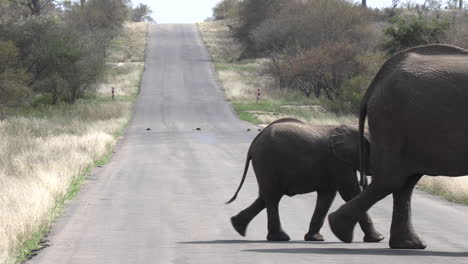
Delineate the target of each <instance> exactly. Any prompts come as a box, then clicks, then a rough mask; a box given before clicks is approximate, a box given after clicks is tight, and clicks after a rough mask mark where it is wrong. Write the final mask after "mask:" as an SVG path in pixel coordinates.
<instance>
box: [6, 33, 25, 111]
mask: <svg viewBox="0 0 468 264" xmlns="http://www.w3.org/2000/svg"><path fill="white" fill-rule="evenodd" d="M0 61H1V62H2V63H1V64H0V111H3V110H4V109H5V107H12V106H16V105H18V104H20V103H23V102H24V99H25V98H26V97H27V96H28V95H29V94H30V89H29V88H28V86H27V83H28V81H29V75H28V74H27V73H26V71H25V70H24V69H23V68H22V66H21V62H20V60H19V50H18V48H17V47H16V46H15V44H14V43H13V42H12V41H0Z"/></svg>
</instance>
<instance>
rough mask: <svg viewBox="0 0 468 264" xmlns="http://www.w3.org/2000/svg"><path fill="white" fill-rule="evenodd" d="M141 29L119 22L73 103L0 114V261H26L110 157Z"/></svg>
mask: <svg viewBox="0 0 468 264" xmlns="http://www.w3.org/2000/svg"><path fill="white" fill-rule="evenodd" d="M146 32H147V25H146V24H144V23H130V24H127V25H125V28H124V32H123V34H122V35H121V36H120V37H118V38H116V39H115V40H114V41H113V42H112V45H111V47H110V48H109V56H108V63H107V66H106V71H105V74H104V76H103V79H102V81H101V82H100V83H98V84H96V85H95V87H93V88H94V90H95V93H92V94H89V95H88V96H87V97H86V98H85V99H82V100H79V101H78V102H77V103H75V104H73V105H67V104H59V105H55V106H50V105H37V106H34V107H32V106H31V107H25V108H23V109H20V110H18V111H17V112H16V113H15V114H12V115H11V116H9V117H8V118H6V119H4V120H1V121H0V135H1V136H2V141H1V142H0V263H1V264H10V263H18V262H22V261H25V260H27V259H28V258H29V257H30V256H32V255H33V254H34V253H35V251H36V250H38V249H40V247H41V246H42V244H41V241H42V239H43V237H44V236H45V235H47V233H48V231H49V229H50V226H51V224H52V223H53V221H54V220H55V219H56V217H57V216H58V215H60V213H61V211H62V209H63V207H64V205H65V204H66V203H67V201H69V200H70V199H72V198H73V197H74V196H75V195H76V194H77V193H78V191H79V189H80V186H81V185H82V183H83V182H84V181H85V179H86V175H89V173H90V172H91V170H92V169H93V168H94V167H96V166H98V165H103V164H105V163H107V162H108V161H109V160H110V158H111V156H112V151H113V149H114V146H115V143H116V142H117V139H118V136H119V135H121V134H122V131H123V129H124V127H125V126H126V125H127V123H128V121H129V120H130V117H131V110H132V105H133V102H134V99H135V97H136V95H137V94H138V89H139V83H140V78H141V75H142V73H143V70H144V61H143V58H144V50H145V47H146ZM127 46H130V47H131V48H128V47H127ZM123 51H125V52H123ZM112 86H113V87H115V89H116V100H112V99H111V96H110V95H111V87H112Z"/></svg>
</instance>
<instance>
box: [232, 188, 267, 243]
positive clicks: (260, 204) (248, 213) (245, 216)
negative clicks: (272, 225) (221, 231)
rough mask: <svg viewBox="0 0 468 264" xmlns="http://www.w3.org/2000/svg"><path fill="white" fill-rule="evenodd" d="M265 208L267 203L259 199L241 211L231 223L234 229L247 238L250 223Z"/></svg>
mask: <svg viewBox="0 0 468 264" xmlns="http://www.w3.org/2000/svg"><path fill="white" fill-rule="evenodd" d="M264 208H265V201H264V200H263V199H262V198H261V197H258V198H257V200H255V202H253V203H252V204H251V205H250V206H249V207H247V208H245V209H244V210H242V211H240V212H239V213H238V214H237V215H236V216H233V217H231V223H232V226H233V227H234V229H235V230H236V231H237V232H238V233H239V234H240V235H241V236H245V232H246V230H247V226H248V225H249V223H250V221H252V219H254V218H255V216H257V215H258V214H259V213H260V212H261V211H262V210H263V209H264Z"/></svg>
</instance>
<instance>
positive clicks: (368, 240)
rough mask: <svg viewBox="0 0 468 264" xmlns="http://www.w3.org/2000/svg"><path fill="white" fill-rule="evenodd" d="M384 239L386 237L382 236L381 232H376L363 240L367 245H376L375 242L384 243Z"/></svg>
mask: <svg viewBox="0 0 468 264" xmlns="http://www.w3.org/2000/svg"><path fill="white" fill-rule="evenodd" d="M384 239H385V237H384V236H383V235H382V234H380V233H379V232H377V231H376V232H373V233H371V234H368V235H365V236H364V239H363V240H364V242H366V243H375V242H380V241H382V240H384Z"/></svg>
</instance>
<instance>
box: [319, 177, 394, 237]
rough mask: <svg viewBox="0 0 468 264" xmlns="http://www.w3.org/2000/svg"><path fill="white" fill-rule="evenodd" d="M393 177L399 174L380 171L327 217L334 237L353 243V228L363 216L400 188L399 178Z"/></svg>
mask: <svg viewBox="0 0 468 264" xmlns="http://www.w3.org/2000/svg"><path fill="white" fill-rule="evenodd" d="M378 173H380V174H378ZM377 175H378V176H379V177H377ZM395 175H399V174H395V173H393V172H386V171H382V170H380V171H379V172H377V173H376V175H375V176H374V179H373V181H372V183H371V184H370V185H369V186H368V187H367V188H366V189H365V190H364V191H362V192H361V193H360V194H359V195H358V196H356V197H355V198H354V199H352V200H351V201H349V202H347V203H346V204H344V205H342V206H341V207H340V208H339V209H338V210H337V211H335V212H333V213H331V214H330V215H329V216H328V222H329V223H330V228H331V230H332V231H333V233H334V234H335V236H337V237H338V238H339V239H340V240H341V241H343V242H346V243H351V242H352V241H353V230H354V227H355V226H356V224H357V222H358V221H359V220H360V219H361V218H362V217H363V215H364V214H365V213H366V212H367V211H368V210H369V209H370V208H371V207H372V206H373V205H374V204H375V203H377V202H378V201H380V200H381V199H383V198H384V197H385V196H387V195H389V194H390V193H392V192H393V191H395V190H398V189H400V188H401V186H402V180H401V177H398V176H397V177H395Z"/></svg>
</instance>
